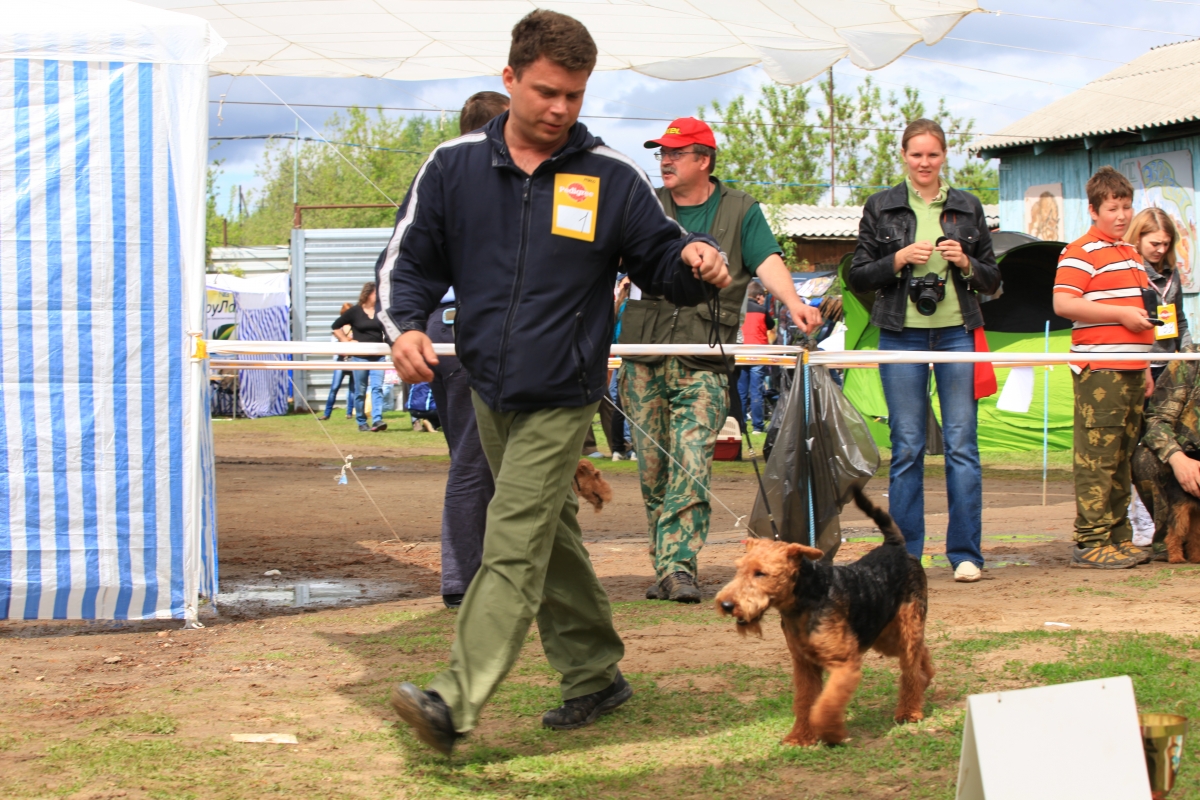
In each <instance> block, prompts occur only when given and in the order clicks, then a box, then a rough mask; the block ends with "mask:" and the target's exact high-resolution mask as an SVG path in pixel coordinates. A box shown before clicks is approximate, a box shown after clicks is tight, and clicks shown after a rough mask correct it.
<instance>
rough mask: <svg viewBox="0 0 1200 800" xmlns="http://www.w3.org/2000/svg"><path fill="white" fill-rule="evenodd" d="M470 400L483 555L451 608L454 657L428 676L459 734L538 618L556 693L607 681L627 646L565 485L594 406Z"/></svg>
mask: <svg viewBox="0 0 1200 800" xmlns="http://www.w3.org/2000/svg"><path fill="white" fill-rule="evenodd" d="M471 399H472V401H473V403H474V406H475V417H476V420H477V421H478V423H479V438H480V441H481V442H482V443H483V451H484V453H485V455H486V456H487V460H488V464H489V465H490V466H491V469H492V474H493V475H494V476H495V479H496V494H495V496H494V497H493V498H492V502H491V503H490V504H489V505H488V510H487V526H486V529H485V532H484V536H483V563H482V564H481V565H480V567H479V572H477V573H476V574H475V578H474V580H472V581H471V586H470V588H469V589H468V590H467V593H466V596H465V597H464V598H463V603H462V608H461V609H460V610H459V612H458V624H457V626H456V629H455V637H454V644H453V645H452V646H451V648H450V667H449V669H447V670H446V671H445V672H443V673H441V674H440V675H438V676H437V677H436V678H434V679H433V681H432V682H431V683H430V684H429V686H428V688H429V689H430V690H432V691H436V692H437V693H438V694H439V695H441V696H442V699H443V700H445V701H446V704H447V705H449V706H450V712H451V715H452V717H453V719H454V727H455V729H456V730H458V731H459V732H460V733H465V732H467V731H469V730H471V729H472V728H474V727H475V726H476V725H477V724H478V722H479V711H480V709H481V708H482V707H483V705H484V704H485V703H486V702H487V701H488V698H490V697H491V696H492V692H494V691H495V690H496V686H497V685H499V683H500V681H502V680H504V676H505V675H507V674H508V671H509V670H510V669H511V668H512V665H513V663H514V662H516V660H517V657H518V656H519V655H520V653H521V647H522V646H523V645H524V644H525V637H526V635H528V633H529V626H530V625H531V624H532V623H533V620H534V617H535V616H536V617H537V624H538V633H539V634H540V636H541V641H542V649H543V651H545V653H546V660H548V661H549V662H550V666H552V667H554V669H556V670H558V672H559V673H561V674H562V682H561V686H562V696H563V700H570V699H571V698H574V697H581V696H583V695H585V694H591V693H592V692H597V691H600V690H601V689H604V688H605V687H607V686H608V685H609V684H610V683H612V681H613V678H614V677H616V672H617V662H619V661H620V660H621V658H622V657H623V656H624V655H625V645H624V644H623V643H622V642H621V637H620V636H618V635H617V632H616V629H615V628H613V621H612V608H611V606H610V605H609V602H608V596H607V595H606V594H605V593H604V588H603V587H602V586H601V585H600V581H599V580H598V579H597V578H596V573H595V571H594V570H593V569H592V562H591V559H590V558H589V557H588V553H587V550H586V549H584V546H583V535H582V533H581V532H580V530H579V523H578V522H577V521H576V519H575V514H576V512H577V511H578V509H579V503H578V501H577V500H576V498H575V494H574V492H572V490H571V481H572V480H573V478H574V476H575V467H576V465H577V464H578V462H579V448H580V447H581V446H582V445H583V437H584V434H585V432H586V431H587V429H588V427H589V426H590V425H591V422H592V417H593V415H595V413H596V404H595V403H592V404H590V405H587V406H584V407H582V408H546V409H540V410H537V411H528V412H503V413H501V412H496V411H492V410H491V409H490V408H488V407H487V405H486V404H485V403H483V401H481V400H480V399H479V396H478V395H476V394H475V393H474V392H472V393H471Z"/></svg>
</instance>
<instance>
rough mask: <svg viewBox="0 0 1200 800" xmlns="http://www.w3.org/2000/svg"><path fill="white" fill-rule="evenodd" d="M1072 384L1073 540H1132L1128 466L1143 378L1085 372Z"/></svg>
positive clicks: (1140, 373) (1104, 371)
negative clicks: (1073, 392) (1073, 404)
mask: <svg viewBox="0 0 1200 800" xmlns="http://www.w3.org/2000/svg"><path fill="white" fill-rule="evenodd" d="M1074 380H1075V512H1076V513H1075V541H1076V542H1077V543H1078V544H1080V545H1083V546H1085V547H1091V546H1094V545H1101V544H1117V543H1119V542H1128V541H1130V540H1132V539H1133V529H1132V528H1131V527H1130V525H1129V514H1128V511H1129V498H1130V492H1131V474H1130V462H1131V461H1132V458H1133V450H1134V447H1136V445H1137V442H1138V438H1139V436H1140V434H1141V430H1142V408H1143V406H1144V405H1145V393H1146V373H1145V372H1144V371H1142V370H1136V371H1133V370H1130V371H1126V370H1112V369H1100V370H1093V369H1089V368H1085V369H1084V370H1083V371H1082V372H1081V373H1079V374H1076V375H1074Z"/></svg>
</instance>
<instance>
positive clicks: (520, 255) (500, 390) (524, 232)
mask: <svg viewBox="0 0 1200 800" xmlns="http://www.w3.org/2000/svg"><path fill="white" fill-rule="evenodd" d="M534 172H535V173H536V170H534ZM532 183H533V175H530V176H529V177H528V178H526V179H525V193H524V196H523V197H522V198H521V244H520V247H518V248H517V277H516V280H515V281H514V282H513V293H512V299H511V300H510V301H509V304H508V316H507V317H506V318H505V320H504V331H503V333H502V334H501V335H500V381H499V383H498V384H497V387H496V404H497V405H498V406H499V405H500V399H501V398H502V397H504V379H505V377H506V376H507V372H506V370H507V367H508V338H509V335H510V334H511V332H512V324H513V319H514V318H515V317H516V315H517V302H518V301H519V300H520V298H521V288H522V285H523V284H524V283H525V250H526V248H527V246H528V241H529V219H530V216H531V214H530V211H529V205H530V202H529V194H530V188H531V185H532Z"/></svg>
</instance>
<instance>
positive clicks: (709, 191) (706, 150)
mask: <svg viewBox="0 0 1200 800" xmlns="http://www.w3.org/2000/svg"><path fill="white" fill-rule="evenodd" d="M646 147H647V148H651V147H656V148H658V152H657V153H656V154H655V155H656V157H657V158H658V160H659V161H660V162H661V163H662V179H663V186H662V188H661V189H659V190H658V199H659V201H660V202H661V203H662V205H663V208H664V209H665V210H666V212H667V215H668V216H669V217H671V219H674V220H678V221H679V224H680V225H681V226H683V228H684V229H685V230H687V231H691V232H692V233H701V234H708V235H710V236H712V237H713V238H714V239H716V240H717V242H718V243H719V244H720V247H721V252H723V253H725V254H726V255H727V256H728V258H729V274H730V277H731V281H730V283H729V285H728V286H727V287H726V288H725V289H724V290H722V291H721V293H720V296H719V297H720V300H719V311H720V319H713V314H712V313H711V312H712V310H714V309H710V308H709V307H708V306H707V305H706V306H701V307H699V308H687V307H684V308H681V307H680V306H685V305H687V304H684V303H677V302H673V301H672V298H669V297H664V296H662V295H661V294H660V293H655V292H652V291H639V292H631V294H630V299H629V302H628V303H626V304H625V311H624V313H623V314H622V317H621V344H707V343H709V341H710V333H711V332H712V330H713V329H714V328H715V329H716V331H717V333H716V335H718V336H720V337H721V341H722V342H723V343H724V344H733V343H734V342H735V341H736V339H737V332H738V326H739V325H740V323H741V308H742V302H743V301H744V300H745V298H746V287H747V285H749V283H750V280H751V279H752V278H754V277H756V276H757V277H758V279H759V281H761V282H762V283H763V284H764V285H765V286H766V287H767V289H768V290H770V291H771V292H773V293H774V294H775V296H776V297H778V298H779V299H780V300H782V301H783V302H784V304H785V305H787V307H788V309H789V310H791V312H792V316H793V318H794V319H795V321H796V324H797V325H798V326H800V327H802V328H803V329H804V330H805V331H808V330H811V329H812V328H813V327H815V326H817V325H820V324H821V314H820V312H818V311H817V310H816V309H814V308H812V307H810V306H808V305H805V303H804V301H803V300H801V299H800V298H799V297H797V295H796V287H795V286H794V285H793V284H792V275H791V273H790V272H789V271H788V268H787V266H786V265H785V264H784V263H783V259H782V258H780V255H779V254H780V253H781V252H782V251H781V250H780V249H779V245H778V244H777V243H776V241H775V235H774V234H772V233H771V229H770V228H769V227H768V226H767V220H766V218H764V217H763V213H762V209H761V208H760V207H759V205H758V201H757V200H755V199H754V198H753V197H751V196H750V195H748V194H746V193H745V192H741V191H738V190H737V189H731V188H730V187H729V186H728V185H727V184H724V183H722V182H721V181H719V180H718V179H717V178H716V177H715V176H714V175H713V169H714V168H715V166H716V162H717V140H716V138H715V137H714V136H713V132H712V129H711V128H709V127H708V125H707V124H705V123H704V122H703V121H702V120H698V119H696V118H694V117H681V118H680V119H677V120H675V121H674V122H672V123H671V124H670V125H669V126H667V131H666V133H665V134H663V135H662V136H660V137H659V138H657V139H654V140H651V141H649V142H646ZM732 369H733V365H732V364H726V363H725V361H724V359H722V358H721V357H719V356H718V357H716V358H711V357H702V356H697V357H690V356H681V357H674V356H671V357H665V356H637V357H628V358H625V359H623V360H622V364H621V378H620V388H621V404H622V406H623V408H624V411H625V413H626V414H627V415H628V416H629V419H630V421H631V422H632V423H633V439H634V442H636V443H637V452H638V476H639V477H640V478H641V484H642V499H644V500H645V501H646V517H647V523H648V526H649V532H650V553H651V559H652V561H653V562H654V572H655V582H654V584H653V585H651V586H650V588H649V589H647V590H646V598H647V599H648V600H654V599H659V600H674V601H676V602H680V603H698V602H700V588H699V586H698V585H697V582H696V578H697V569H698V566H697V556H698V554H699V552H700V548H701V547H703V546H704V541H705V539H707V538H708V521H709V517H710V516H711V507H710V505H709V489H708V486H709V482H710V481H711V476H712V461H713V452H714V450H715V448H716V444H717V433H718V431H720V430H721V426H722V425H724V424H725V417H726V413H727V403H726V393H727V390H728V387H729V377H728V376H729V374H730V373H731V372H732ZM759 422H761V420H759ZM659 447H662V448H663V450H666V453H664V452H663V450H660V449H659ZM668 453H669V454H670V455H669V456H668V455H667V454H668Z"/></svg>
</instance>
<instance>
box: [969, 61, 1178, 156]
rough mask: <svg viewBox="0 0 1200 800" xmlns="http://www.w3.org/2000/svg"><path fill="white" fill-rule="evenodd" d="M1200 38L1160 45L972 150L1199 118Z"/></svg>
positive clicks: (1128, 129) (1149, 126)
mask: <svg viewBox="0 0 1200 800" xmlns="http://www.w3.org/2000/svg"><path fill="white" fill-rule="evenodd" d="M1198 85H1200V39H1193V40H1191V41H1187V42H1177V43H1175V44H1169V45H1163V46H1161V47H1156V48H1154V49H1153V50H1151V51H1150V52H1148V53H1146V54H1144V55H1142V56H1139V57H1138V58H1135V59H1134V60H1133V61H1130V62H1129V63H1128V64H1126V65H1124V66H1122V67H1118V68H1117V69H1114V70H1113V71H1112V72H1110V73H1108V74H1107V75H1105V76H1104V77H1102V78H1099V79H1097V80H1094V81H1092V82H1091V83H1089V84H1088V85H1087V86H1085V87H1083V88H1082V89H1080V90H1078V91H1076V92H1073V93H1072V94H1069V95H1067V96H1066V97H1063V98H1060V99H1058V100H1055V101H1054V102H1053V103H1051V104H1050V105H1048V106H1046V107H1045V108H1042V109H1039V110H1038V111H1035V112H1033V113H1032V114H1030V115H1029V116H1027V117H1024V118H1022V119H1020V120H1018V121H1016V122H1014V123H1013V124H1011V125H1009V126H1008V127H1007V128H1005V129H1004V130H1002V131H1000V132H999V133H997V134H994V135H991V136H984V137H982V138H980V139H978V140H976V141H975V142H974V143H972V144H971V149H972V150H975V151H979V150H1001V149H1003V148H1006V147H1016V146H1019V145H1025V144H1031V143H1033V142H1046V141H1060V140H1064V139H1079V138H1082V137H1084V136H1103V135H1105V134H1112V133H1121V132H1124V131H1141V130H1145V129H1147V128H1156V127H1160V126H1162V125H1172V124H1175V123H1180V122H1190V121H1192V120H1197V119H1200V92H1197V91H1196V87H1197V86H1198Z"/></svg>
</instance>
